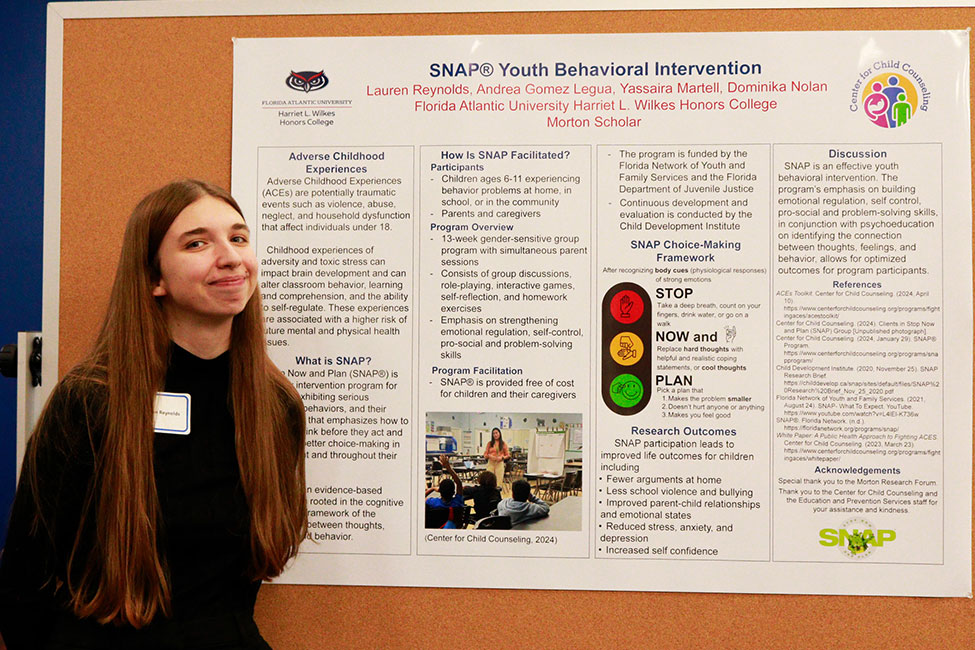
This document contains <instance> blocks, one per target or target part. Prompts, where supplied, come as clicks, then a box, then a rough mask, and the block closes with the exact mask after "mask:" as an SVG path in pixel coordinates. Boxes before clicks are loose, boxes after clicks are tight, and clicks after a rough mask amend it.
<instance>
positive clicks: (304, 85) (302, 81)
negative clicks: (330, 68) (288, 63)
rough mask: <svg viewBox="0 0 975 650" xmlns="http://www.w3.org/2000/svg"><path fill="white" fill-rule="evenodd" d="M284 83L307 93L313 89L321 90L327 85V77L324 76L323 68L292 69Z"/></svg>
mask: <svg viewBox="0 0 975 650" xmlns="http://www.w3.org/2000/svg"><path fill="white" fill-rule="evenodd" d="M285 83H286V84H288V88H293V89H294V90H303V91H305V92H306V93H307V92H311V91H313V90H321V89H322V88H324V87H325V86H327V85H328V77H326V76H325V71H324V70H319V71H318V72H314V71H312V70H305V71H304V72H295V71H294V70H292V71H291V74H290V75H288V78H287V80H285Z"/></svg>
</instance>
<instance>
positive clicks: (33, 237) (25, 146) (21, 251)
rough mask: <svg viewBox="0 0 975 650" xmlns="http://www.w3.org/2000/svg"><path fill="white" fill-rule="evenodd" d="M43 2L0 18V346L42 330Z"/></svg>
mask: <svg viewBox="0 0 975 650" xmlns="http://www.w3.org/2000/svg"><path fill="white" fill-rule="evenodd" d="M46 16H47V8H46V4H45V3H44V2H38V1H37V0H22V1H20V2H17V3H15V4H12V5H9V6H8V7H7V9H6V10H5V11H4V15H3V21H0V83H2V84H3V94H4V96H6V97H7V99H6V100H5V101H3V102H0V127H2V128H0V199H2V207H0V345H4V344H7V343H14V342H15V341H16V340H17V332H18V331H23V330H40V329H41V258H42V254H43V253H42V245H41V241H42V239H41V237H42V226H43V221H44V219H43V212H42V206H43V187H44V185H43V179H44V74H45V72H44V56H45V52H44V50H45V43H44V37H45V31H46V22H47V18H46ZM16 397H17V389H16V385H15V383H14V380H13V379H8V378H6V377H0V544H2V542H3V540H4V539H5V538H6V533H7V517H8V515H9V512H10V503H11V501H13V496H14V467H15V455H16V446H17V440H16V435H17V429H16V419H17V403H16Z"/></svg>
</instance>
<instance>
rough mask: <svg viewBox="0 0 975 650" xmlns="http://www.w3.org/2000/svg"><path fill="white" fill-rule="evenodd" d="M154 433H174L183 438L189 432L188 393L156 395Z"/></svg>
mask: <svg viewBox="0 0 975 650" xmlns="http://www.w3.org/2000/svg"><path fill="white" fill-rule="evenodd" d="M155 410H156V412H155V418H154V423H155V430H156V433H175V434H177V435H181V436H185V435H189V432H190V396H189V393H156V407H155Z"/></svg>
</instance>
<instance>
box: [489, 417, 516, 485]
mask: <svg viewBox="0 0 975 650" xmlns="http://www.w3.org/2000/svg"><path fill="white" fill-rule="evenodd" d="M484 457H485V458H487V471H489V472H493V473H494V475H495V476H496V477H497V479H498V485H501V484H502V483H503V482H504V461H506V460H508V459H509V458H511V452H509V451H508V444H507V443H506V442H505V441H504V439H503V438H502V437H501V429H499V428H497V427H494V428H493V429H491V440H490V441H489V442H488V443H487V447H485V448H484Z"/></svg>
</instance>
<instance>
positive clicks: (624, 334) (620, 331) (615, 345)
mask: <svg viewBox="0 0 975 650" xmlns="http://www.w3.org/2000/svg"><path fill="white" fill-rule="evenodd" d="M602 326H603V329H602V332H603V338H602V351H601V354H602V370H603V377H602V391H603V402H605V404H606V406H608V407H609V409H610V410H611V411H613V412H614V413H619V414H620V415H636V414H637V413H639V412H640V411H642V410H643V409H644V407H646V405H647V402H649V401H650V381H651V375H650V373H651V371H652V370H653V368H652V364H651V361H650V354H649V351H648V350H647V349H646V346H647V345H649V343H650V341H651V340H652V339H651V335H652V331H651V309H650V295H649V294H647V292H646V291H645V290H644V289H643V287H641V286H640V285H638V284H635V283H633V282H621V283H619V284H617V285H615V286H614V287H613V288H611V289H610V290H609V291H607V292H606V295H605V296H603V323H602Z"/></svg>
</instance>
